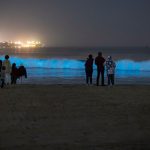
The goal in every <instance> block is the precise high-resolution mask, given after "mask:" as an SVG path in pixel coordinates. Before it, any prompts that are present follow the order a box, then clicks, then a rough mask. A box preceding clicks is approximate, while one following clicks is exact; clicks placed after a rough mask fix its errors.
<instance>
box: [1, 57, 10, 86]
mask: <svg viewBox="0 0 150 150" xmlns="http://www.w3.org/2000/svg"><path fill="white" fill-rule="evenodd" d="M3 66H5V83H6V84H7V85H8V84H10V83H11V63H10V61H9V56H8V55H6V56H5V60H4V61H3Z"/></svg>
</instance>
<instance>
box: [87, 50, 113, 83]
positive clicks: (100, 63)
mask: <svg viewBox="0 0 150 150" xmlns="http://www.w3.org/2000/svg"><path fill="white" fill-rule="evenodd" d="M94 61H95V65H96V66H97V79H96V85H97V86H99V79H100V76H101V85H102V86H105V84H104V73H105V68H106V73H107V79H108V85H114V75H115V67H116V65H115V62H114V61H113V60H112V57H111V56H108V58H107V60H105V58H104V57H103V56H102V52H99V53H98V56H97V57H96V58H95V60H94V58H93V56H92V55H91V54H90V55H89V57H88V58H87V60H86V62H85V72H86V83H87V84H88V85H89V83H90V84H92V75H93V63H94Z"/></svg>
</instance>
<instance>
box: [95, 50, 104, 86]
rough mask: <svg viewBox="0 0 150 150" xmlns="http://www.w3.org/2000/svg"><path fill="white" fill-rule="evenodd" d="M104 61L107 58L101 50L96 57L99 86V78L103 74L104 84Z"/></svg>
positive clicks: (102, 83)
mask: <svg viewBox="0 0 150 150" xmlns="http://www.w3.org/2000/svg"><path fill="white" fill-rule="evenodd" d="M104 62H105V59H104V58H103V56H102V53H101V52H99V53H98V56H97V57H96V58H95V65H96V66H97V80H96V85H97V86H99V78H100V74H101V85H102V86H104V70H105V69H104Z"/></svg>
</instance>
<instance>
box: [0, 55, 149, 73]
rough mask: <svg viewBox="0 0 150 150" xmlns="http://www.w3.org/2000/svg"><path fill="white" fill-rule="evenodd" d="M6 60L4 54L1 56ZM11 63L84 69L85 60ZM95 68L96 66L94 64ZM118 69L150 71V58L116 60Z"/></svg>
mask: <svg viewBox="0 0 150 150" xmlns="http://www.w3.org/2000/svg"><path fill="white" fill-rule="evenodd" d="M0 59H1V60H4V56H0ZM10 61H11V63H16V64H17V66H20V65H22V64H23V65H24V66H25V67H27V68H56V69H57V68H58V69H59V68H60V69H69V68H70V69H84V63H85V62H84V61H80V60H74V59H39V58H21V57H16V56H12V57H10ZM94 68H96V66H95V65H94ZM116 70H131V71H134V70H136V71H150V60H148V61H139V62H135V61H132V60H119V61H116Z"/></svg>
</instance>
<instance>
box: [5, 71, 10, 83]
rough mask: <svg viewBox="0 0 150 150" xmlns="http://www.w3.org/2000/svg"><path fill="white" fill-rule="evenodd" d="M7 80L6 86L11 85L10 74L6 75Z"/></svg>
mask: <svg viewBox="0 0 150 150" xmlns="http://www.w3.org/2000/svg"><path fill="white" fill-rule="evenodd" d="M5 79H6V82H5V83H6V84H10V83H11V76H10V74H9V73H6V75H5Z"/></svg>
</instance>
